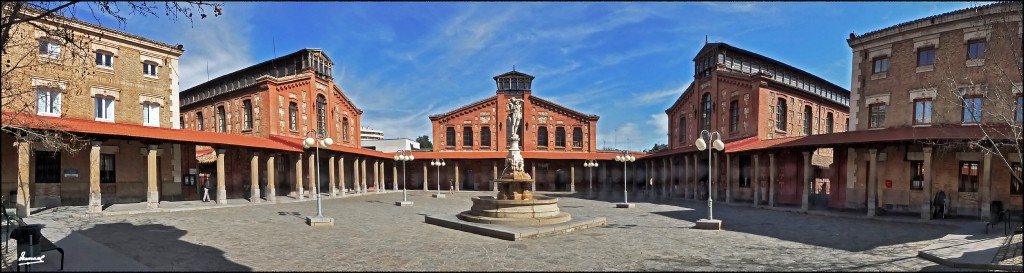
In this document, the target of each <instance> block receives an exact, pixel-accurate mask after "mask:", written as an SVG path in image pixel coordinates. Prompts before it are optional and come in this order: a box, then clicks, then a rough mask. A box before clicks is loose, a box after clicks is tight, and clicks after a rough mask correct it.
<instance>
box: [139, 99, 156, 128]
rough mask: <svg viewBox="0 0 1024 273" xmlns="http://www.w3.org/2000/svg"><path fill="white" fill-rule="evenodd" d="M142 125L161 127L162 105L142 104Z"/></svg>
mask: <svg viewBox="0 0 1024 273" xmlns="http://www.w3.org/2000/svg"><path fill="white" fill-rule="evenodd" d="M142 125H145V126H156V127H159V126H160V104H157V103H153V102H143V103H142Z"/></svg>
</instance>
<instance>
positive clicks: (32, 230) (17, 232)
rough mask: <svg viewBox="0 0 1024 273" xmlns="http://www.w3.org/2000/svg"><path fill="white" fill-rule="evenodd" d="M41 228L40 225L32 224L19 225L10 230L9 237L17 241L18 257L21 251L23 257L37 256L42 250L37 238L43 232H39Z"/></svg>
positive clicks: (39, 237) (40, 236) (41, 235)
mask: <svg viewBox="0 0 1024 273" xmlns="http://www.w3.org/2000/svg"><path fill="white" fill-rule="evenodd" d="M42 230H43V226H42V225H38V224H34V225H24V226H20V227H18V228H15V229H14V231H12V232H11V239H14V240H15V241H18V253H17V255H18V257H21V256H22V254H21V253H25V254H24V256H25V257H39V254H40V253H41V252H42V251H40V249H42V247H40V245H39V240H40V239H41V238H42V237H43V233H42V232H40V231H42Z"/></svg>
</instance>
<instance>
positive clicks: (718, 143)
mask: <svg viewBox="0 0 1024 273" xmlns="http://www.w3.org/2000/svg"><path fill="white" fill-rule="evenodd" d="M705 137H706V138H707V140H704V138H705ZM708 142H711V147H708ZM694 144H696V145H697V150H700V151H704V150H708V189H707V193H708V219H700V220H698V221H697V226H696V228H698V229H713V230H719V229H722V220H715V218H712V213H711V212H712V211H711V179H713V178H714V174H713V173H711V150H712V149H714V150H719V151H724V150H725V143H723V142H722V135H721V134H719V133H718V132H717V131H708V130H702V131H701V132H700V137H698V138H697V141H696V142H695V143H694Z"/></svg>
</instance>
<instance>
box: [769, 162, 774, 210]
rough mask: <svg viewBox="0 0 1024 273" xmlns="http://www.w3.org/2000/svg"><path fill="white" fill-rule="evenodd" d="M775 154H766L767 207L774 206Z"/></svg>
mask: <svg viewBox="0 0 1024 273" xmlns="http://www.w3.org/2000/svg"><path fill="white" fill-rule="evenodd" d="M775 173H776V170H775V153H770V154H768V206H769V207H774V206H775Z"/></svg>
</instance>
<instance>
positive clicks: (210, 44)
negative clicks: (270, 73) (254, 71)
mask: <svg viewBox="0 0 1024 273" xmlns="http://www.w3.org/2000/svg"><path fill="white" fill-rule="evenodd" d="M251 14H252V13H251V12H249V11H248V9H247V8H245V7H244V6H242V5H238V6H232V7H231V10H230V12H227V11H225V12H224V15H222V16H217V17H208V18H206V19H203V20H196V22H195V25H194V26H192V25H189V24H175V25H174V27H173V28H175V29H176V30H174V31H177V32H178V33H179V34H180V37H182V41H181V43H182V44H184V45H185V53H184V54H183V55H182V56H181V61H180V62H181V63H180V67H181V69H180V72H179V73H180V75H179V76H180V79H181V90H185V89H188V88H191V87H193V86H196V85H198V84H200V83H203V82H206V81H207V80H209V79H213V78H216V77H218V76H221V75H224V74H227V73H231V72H233V71H237V70H239V69H242V68H245V67H247V66H250V65H253V64H255V63H254V62H253V60H252V54H251V53H250V48H249V44H251V43H252V42H251V41H250V40H249V35H250V33H251V30H252V28H251V27H250V24H249V23H248V21H249V19H250V17H251ZM207 65H209V76H207Z"/></svg>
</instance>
